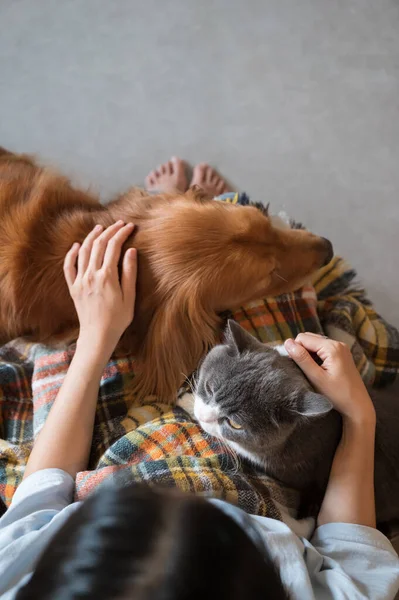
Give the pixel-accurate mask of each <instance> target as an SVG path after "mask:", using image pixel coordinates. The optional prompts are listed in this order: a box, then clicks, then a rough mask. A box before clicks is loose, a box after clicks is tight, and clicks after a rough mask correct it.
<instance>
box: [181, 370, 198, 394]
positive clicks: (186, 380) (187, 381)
mask: <svg viewBox="0 0 399 600" xmlns="http://www.w3.org/2000/svg"><path fill="white" fill-rule="evenodd" d="M181 374H182V375H183V377H184V381H185V383H187V385H188V387H189V388H190V391H191V393H192V394H193V395H194V394H195V385H196V381H195V377H194V376H192V378H190V377H189V376H188V375H186V374H185V373H183V372H182V373H181ZM191 379H193V382H192V381H191Z"/></svg>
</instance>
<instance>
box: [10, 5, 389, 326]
mask: <svg viewBox="0 0 399 600" xmlns="http://www.w3.org/2000/svg"><path fill="white" fill-rule="evenodd" d="M0 107H1V110H0V143H1V144H2V145H4V146H6V147H9V148H10V149H13V150H17V151H28V152H35V153H37V154H38V155H39V156H40V157H41V158H42V159H43V160H45V161H48V162H50V163H51V164H53V165H55V166H57V167H59V168H61V169H62V170H63V171H64V172H66V173H67V174H69V175H71V176H73V177H74V179H75V181H77V182H79V183H82V184H84V185H88V184H91V185H92V187H93V188H94V189H95V190H97V191H99V192H100V193H101V196H102V197H103V198H104V199H107V198H109V197H110V196H111V195H112V194H113V193H115V192H117V191H120V190H122V189H123V188H125V187H127V186H129V185H131V184H133V183H141V182H142V181H143V178H144V176H145V175H146V173H147V171H148V170H150V169H151V168H152V167H153V166H155V165H156V164H157V163H159V162H161V161H163V160H165V159H166V158H168V157H169V156H170V155H171V154H177V155H179V156H182V157H184V158H186V159H187V160H188V161H190V162H191V163H192V164H195V163H197V162H199V161H203V160H205V161H209V162H211V163H212V164H214V165H215V166H217V167H218V168H219V170H220V171H221V172H222V174H224V175H226V176H227V177H228V178H230V180H231V181H232V182H233V183H234V184H235V185H236V186H237V187H238V188H240V189H245V190H246V191H248V192H249V193H250V194H251V196H252V198H253V199H259V200H264V201H270V202H271V206H272V209H273V210H274V211H278V210H281V209H285V210H286V211H287V212H289V214H291V215H292V216H294V217H296V218H298V219H300V220H302V221H304V222H305V223H306V224H307V225H308V226H309V228H311V229H313V230H314V231H315V232H319V233H321V234H322V235H325V236H326V237H329V238H330V239H331V240H332V241H333V242H334V245H335V247H336V250H337V252H339V253H341V254H342V255H344V256H345V257H346V258H347V259H348V260H349V261H350V262H351V263H352V264H353V265H354V266H355V267H356V268H357V269H358V271H359V275H360V278H361V280H362V281H363V282H364V283H365V284H366V286H367V287H368V289H369V293H370V296H371V297H372V298H373V299H374V301H375V303H376V305H377V308H378V309H379V310H380V311H381V312H382V314H383V315H384V316H386V317H387V318H388V319H390V320H391V321H392V322H394V323H395V324H396V325H399V307H398V297H399V278H398V270H399V267H398V262H399V252H398V251H399V241H398V225H399V198H398V191H399V161H398V158H399V151H398V145H399V1H398V0H378V1H377V2H376V1H375V0H334V1H331V0H246V1H240V0H213V1H212V0H201V1H199V0H198V1H194V0H185V1H184V0H168V1H165V0H163V1H161V0H143V1H140V2H138V1H135V0H130V1H129V0H108V1H107V0H62V1H58V2H57V1H56V0H34V2H32V0H2V2H1V4H0Z"/></svg>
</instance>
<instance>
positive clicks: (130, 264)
mask: <svg viewBox="0 0 399 600" xmlns="http://www.w3.org/2000/svg"><path fill="white" fill-rule="evenodd" d="M136 280H137V250H136V249H135V248H129V250H127V251H126V252H125V256H124V257H123V262H122V277H121V287H122V295H123V300H124V303H125V305H126V306H128V307H132V311H133V312H132V318H133V315H134V304H135V301H136Z"/></svg>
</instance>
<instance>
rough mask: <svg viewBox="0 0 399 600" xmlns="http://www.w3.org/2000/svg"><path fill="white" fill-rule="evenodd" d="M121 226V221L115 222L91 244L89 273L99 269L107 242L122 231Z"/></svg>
mask: <svg viewBox="0 0 399 600" xmlns="http://www.w3.org/2000/svg"><path fill="white" fill-rule="evenodd" d="M123 226H124V223H123V221H117V222H116V223H113V224H112V225H110V226H109V227H107V229H105V231H103V232H102V234H101V235H100V236H98V238H97V239H96V240H95V241H94V242H93V247H92V250H91V254H90V262H89V267H88V268H89V269H90V270H91V271H98V270H99V269H101V267H102V265H103V262H104V256H105V252H106V249H107V246H108V244H109V241H110V240H111V239H112V238H113V236H114V235H115V234H116V233H117V232H118V231H119V230H120V229H122V227H123Z"/></svg>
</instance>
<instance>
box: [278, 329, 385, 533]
mask: <svg viewBox="0 0 399 600" xmlns="http://www.w3.org/2000/svg"><path fill="white" fill-rule="evenodd" d="M285 347H286V349H287V351H288V353H289V355H290V356H291V358H293V360H295V362H296V363H297V364H298V366H299V367H300V368H301V369H302V370H303V372H304V373H305V375H306V376H307V378H308V379H309V381H310V382H311V383H312V385H313V386H314V387H315V389H317V391H318V392H320V393H322V394H324V395H325V396H327V397H328V398H329V400H330V401H331V402H332V404H333V406H334V408H335V409H336V410H337V411H338V412H340V413H341V415H342V423H343V425H342V437H341V441H340V443H339V445H338V448H337V450H336V453H335V456H334V460H333V464H332V468H331V472H330V477H329V481H328V485H327V489H326V493H325V496H324V499H323V502H322V506H321V509H320V512H319V515H318V520H317V524H318V525H319V526H320V525H323V524H326V523H334V522H341V523H356V524H359V525H367V526H370V527H375V526H376V516H375V495H374V439H375V427H376V416H375V410H374V406H373V404H372V401H371V398H370V396H369V394H368V392H367V390H366V388H365V386H364V383H363V381H362V379H361V377H360V375H359V373H358V371H357V369H356V367H355V364H354V362H353V359H352V355H351V353H350V350H349V348H348V347H347V346H346V345H345V344H342V343H340V342H335V341H333V340H329V339H327V338H324V337H322V336H318V335H315V334H309V333H305V334H299V335H298V336H297V338H296V340H295V341H294V340H287V342H286V343H285ZM308 351H310V352H315V353H316V354H317V355H318V356H319V358H320V359H321V361H322V364H321V366H319V365H318V364H316V362H315V361H314V360H313V359H312V357H311V356H310V354H309V352H308Z"/></svg>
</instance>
